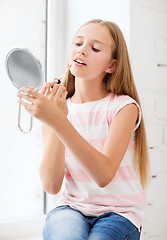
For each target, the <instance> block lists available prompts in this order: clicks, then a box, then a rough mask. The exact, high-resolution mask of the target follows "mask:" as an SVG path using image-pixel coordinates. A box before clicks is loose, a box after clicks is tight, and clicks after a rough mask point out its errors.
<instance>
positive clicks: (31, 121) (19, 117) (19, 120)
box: [18, 104, 33, 133]
mask: <svg viewBox="0 0 167 240" xmlns="http://www.w3.org/2000/svg"><path fill="white" fill-rule="evenodd" d="M20 122H21V104H19V112H18V127H19V129H20V131H22V132H23V133H29V132H31V130H32V124H33V117H32V116H31V120H30V128H29V130H28V131H24V130H23V128H22V127H21V123H20Z"/></svg>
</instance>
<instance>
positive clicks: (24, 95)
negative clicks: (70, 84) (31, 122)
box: [17, 84, 68, 123]
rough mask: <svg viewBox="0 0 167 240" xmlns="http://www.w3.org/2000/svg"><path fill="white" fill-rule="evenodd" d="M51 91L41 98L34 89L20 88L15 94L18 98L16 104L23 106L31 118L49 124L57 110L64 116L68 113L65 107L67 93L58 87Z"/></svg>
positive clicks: (61, 87)
mask: <svg viewBox="0 0 167 240" xmlns="http://www.w3.org/2000/svg"><path fill="white" fill-rule="evenodd" d="M56 85H57V84H56ZM52 91H53V92H52ZM52 91H50V92H48V94H47V95H46V96H43V95H42V94H40V93H38V92H37V91H35V90H34V88H31V87H24V88H21V89H20V90H19V92H18V94H17V96H18V97H19V98H20V99H19V101H18V102H19V104H21V105H23V106H24V107H25V109H26V110H27V112H29V113H30V114H31V115H32V116H34V117H35V118H38V119H39V120H40V121H42V122H45V123H49V122H50V121H51V119H52V118H53V117H54V116H55V113H56V112H57V110H58V109H59V110H61V112H63V114H65V115H67V113H68V110H67V105H66V95H67V91H66V90H65V88H64V87H63V86H61V85H59V86H58V87H54V88H53V90H52ZM22 99H23V100H22ZM24 100H26V101H24Z"/></svg>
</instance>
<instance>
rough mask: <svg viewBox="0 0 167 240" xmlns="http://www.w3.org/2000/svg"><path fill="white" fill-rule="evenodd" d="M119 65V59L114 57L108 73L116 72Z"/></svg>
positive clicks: (107, 70)
mask: <svg viewBox="0 0 167 240" xmlns="http://www.w3.org/2000/svg"><path fill="white" fill-rule="evenodd" d="M116 67H117V59H113V60H112V63H111V64H110V65H109V67H108V68H107V69H106V70H105V72H107V73H114V72H115V70H116Z"/></svg>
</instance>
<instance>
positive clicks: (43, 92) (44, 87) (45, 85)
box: [39, 83, 49, 95]
mask: <svg viewBox="0 0 167 240" xmlns="http://www.w3.org/2000/svg"><path fill="white" fill-rule="evenodd" d="M48 89H49V84H48V83H44V84H43V86H42V88H41V89H40V90H39V93H41V94H42V95H45V93H47V90H48Z"/></svg>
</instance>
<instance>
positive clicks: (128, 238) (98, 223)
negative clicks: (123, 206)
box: [88, 212, 140, 240]
mask: <svg viewBox="0 0 167 240" xmlns="http://www.w3.org/2000/svg"><path fill="white" fill-rule="evenodd" d="M95 239H96V240H104V239H105V240H139V239H140V232H139V231H138V229H137V227H136V226H135V225H134V224H133V223H132V222H130V221H129V220H128V219H126V218H124V217H123V216H121V215H119V214H116V213H113V212H112V213H107V214H104V215H102V216H100V217H98V218H96V219H94V220H93V222H92V228H91V231H90V234H89V238H88V240H95Z"/></svg>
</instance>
